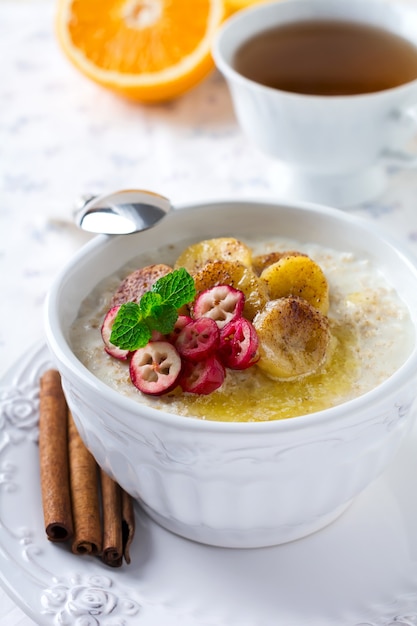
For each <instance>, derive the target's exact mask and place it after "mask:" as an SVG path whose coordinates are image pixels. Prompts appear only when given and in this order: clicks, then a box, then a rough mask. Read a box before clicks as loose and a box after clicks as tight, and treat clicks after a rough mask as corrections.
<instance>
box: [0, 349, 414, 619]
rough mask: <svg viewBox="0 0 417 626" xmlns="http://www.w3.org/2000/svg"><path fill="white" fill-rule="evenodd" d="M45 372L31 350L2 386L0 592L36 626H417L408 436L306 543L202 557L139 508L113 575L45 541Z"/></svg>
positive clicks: (205, 552)
mask: <svg viewBox="0 0 417 626" xmlns="http://www.w3.org/2000/svg"><path fill="white" fill-rule="evenodd" d="M49 366H51V361H50V357H49V353H48V351H47V348H46V347H45V345H44V344H43V343H39V344H37V345H36V346H34V347H32V348H31V349H29V350H28V351H27V353H26V354H25V355H24V357H22V358H21V359H20V360H19V362H18V363H16V364H15V366H13V367H12V368H11V369H10V371H9V372H8V373H7V374H6V376H5V377H4V378H3V380H0V585H1V586H2V587H4V589H5V591H6V592H7V593H8V594H9V595H10V596H11V597H12V598H13V599H14V600H15V601H16V603H17V604H18V605H19V606H20V607H21V608H22V609H23V610H24V611H25V612H26V613H27V614H28V615H29V616H30V617H32V618H33V619H34V620H35V621H36V622H37V623H38V624H44V625H45V626H51V625H54V626H55V625H56V626H58V625H62V626H64V625H65V624H68V625H69V624H71V626H133V625H136V624H138V623H140V624H141V626H160V624H161V623H163V624H164V626H179V625H180V624H181V626H226V624H227V625H228V626H274V625H275V624H276V623H278V622H279V623H285V624H286V625H287V626H305V624H306V623H308V624H309V626H334V624H335V623H337V624H338V626H392V625H393V624H395V625H396V626H415V625H417V454H415V451H416V450H417V429H414V431H413V434H412V436H411V437H410V440H409V441H407V442H406V443H405V444H404V446H403V447H402V449H401V452H400V454H399V456H398V458H397V459H396V461H395V462H394V464H393V465H392V466H391V467H390V469H389V470H388V471H387V472H386V473H385V474H384V475H383V476H382V477H381V478H380V479H379V480H378V481H376V482H375V483H374V485H372V486H371V487H370V488H369V489H368V490H366V492H364V493H363V494H362V495H361V496H360V497H359V498H358V499H357V501H356V502H354V504H353V505H352V506H351V508H350V509H349V510H348V511H347V512H346V513H345V514H344V515H343V516H342V517H341V518H340V519H339V520H337V521H336V522H334V523H333V524H331V525H330V526H329V527H328V528H326V529H324V530H322V531H320V532H318V533H316V534H314V535H312V536H310V537H307V538H305V539H303V540H300V541H297V542H293V543H292V544H287V545H284V546H279V547H276V548H268V549H260V550H246V551H245V550H227V549H221V548H210V547H208V546H202V545H199V544H195V543H193V542H190V541H187V540H185V539H182V538H180V537H176V536H175V535H172V534H171V533H169V532H168V531H166V530H164V529H162V528H160V527H159V526H158V525H157V524H155V523H154V522H152V521H151V520H150V519H149V518H148V517H147V516H146V515H145V514H144V513H143V512H142V511H141V510H140V509H139V508H137V510H136V516H137V526H138V529H137V536H136V538H135V542H134V546H133V550H132V565H130V566H124V567H123V568H121V569H120V570H112V569H110V568H107V567H106V566H104V565H103V564H102V563H101V562H100V561H98V560H97V559H94V558H91V557H86V558H84V557H75V556H73V555H72V554H70V552H69V550H68V549H67V548H65V547H63V546H57V545H52V544H50V543H48V542H47V541H46V538H45V536H44V530H43V520H42V512H41V508H40V490H39V482H38V480H37V471H38V469H37V465H36V464H37V446H36V440H37V418H38V395H37V388H38V380H39V376H40V374H41V372H42V371H43V370H44V369H46V367H49ZM9 505H14V506H9ZM25 511H26V512H27V517H26V516H25ZM255 572H256V575H255ZM357 579H358V580H360V581H361V582H360V585H359V583H358V582H355V581H356V580H357ZM388 590H389V591H388ZM242 598H243V600H242Z"/></svg>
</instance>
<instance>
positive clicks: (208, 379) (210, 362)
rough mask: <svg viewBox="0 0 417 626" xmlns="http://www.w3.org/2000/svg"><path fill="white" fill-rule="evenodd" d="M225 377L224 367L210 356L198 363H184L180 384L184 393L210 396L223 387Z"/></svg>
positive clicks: (215, 358)
mask: <svg viewBox="0 0 417 626" xmlns="http://www.w3.org/2000/svg"><path fill="white" fill-rule="evenodd" d="M225 375H226V370H225V368H224V365H223V364H222V363H221V362H220V361H219V359H218V358H217V357H215V356H210V357H208V359H205V360H204V361H199V362H198V363H192V362H191V361H184V362H183V368H182V372H181V374H180V377H179V381H178V382H179V385H180V387H181V388H182V390H183V391H186V392H188V393H198V394H201V395H208V394H209V393H212V392H213V391H215V390H216V389H218V388H219V387H221V386H222V384H223V381H224V377H225Z"/></svg>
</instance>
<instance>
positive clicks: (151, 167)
mask: <svg viewBox="0 0 417 626" xmlns="http://www.w3.org/2000/svg"><path fill="white" fill-rule="evenodd" d="M392 1H406V0H392ZM411 1H412V0H409V2H411ZM53 12H54V3H53V2H52V1H51V0H32V1H30V0H26V1H22V0H20V1H16V0H15V1H13V0H9V1H5V0H1V1H0V63H1V65H0V79H1V80H0V284H1V292H2V298H1V306H0V375H4V373H5V372H6V371H7V370H8V369H9V367H10V366H11V365H12V364H13V363H14V362H15V361H16V360H18V359H19V357H20V356H21V355H22V354H24V353H25V351H26V350H27V349H28V348H29V347H30V346H32V344H33V343H34V342H36V341H37V340H39V339H42V337H43V320H42V317H43V302H44V297H45V293H46V291H47V290H48V287H49V285H50V283H51V280H52V279H53V277H54V275H55V274H56V272H57V271H58V270H59V269H60V268H62V266H63V265H64V264H65V262H66V261H67V260H68V259H69V258H70V257H71V255H72V254H73V253H74V251H75V250H77V249H78V248H79V247H80V246H81V245H82V244H83V243H85V242H86V241H87V240H88V239H89V238H90V236H89V235H87V234H85V233H81V232H80V231H78V230H77V229H76V228H75V227H74V226H72V223H71V218H72V210H73V206H74V202H75V200H76V198H78V197H79V196H80V195H81V194H83V193H86V192H93V193H104V192H109V191H113V190H116V189H123V188H145V189H146V188H147V189H151V190H155V191H158V192H160V193H162V194H164V195H166V196H168V197H169V198H171V200H172V201H173V203H174V204H180V203H182V202H190V201H199V200H207V199H210V200H211V199H223V198H268V199H270V198H273V197H274V194H275V192H274V191H273V189H272V188H271V186H270V184H269V182H268V176H267V171H268V167H269V165H270V164H269V162H268V160H267V159H266V158H265V157H264V156H263V155H261V154H260V153H258V152H257V150H256V149H255V148H254V147H253V146H251V145H250V144H249V142H248V141H247V140H246V139H245V137H244V136H243V135H242V133H241V132H240V130H239V128H238V126H237V123H236V119H235V116H234V113H233V109H232V105H231V100H230V97H229V93H228V90H227V87H226V85H225V83H224V81H223V79H222V78H221V77H220V75H219V74H217V73H216V72H214V73H213V74H212V75H211V76H210V77H209V78H208V79H207V80H206V81H205V82H204V83H202V84H201V85H200V86H198V87H197V88H195V89H194V90H193V91H192V92H190V93H189V94H187V95H185V96H184V97H182V98H180V99H178V100H176V101H175V102H171V103H168V104H163V105H158V106H141V105H137V104H132V103H129V102H126V101H124V100H122V99H119V98H117V97H116V96H114V95H112V94H111V93H108V92H107V91H104V90H102V89H101V88H99V87H97V86H95V85H94V84H92V83H91V82H89V81H88V80H87V79H85V78H84V77H83V76H81V75H80V74H79V73H78V72H77V71H76V70H75V69H74V68H73V67H72V66H70V65H69V64H68V62H67V61H66V59H65V58H64V57H63V56H62V54H61V52H60V50H59V48H58V46H57V43H56V40H55V36H54V31H53ZM411 147H414V148H416V149H417V133H416V140H415V145H414V146H411ZM348 210H349V211H350V212H352V213H354V214H357V215H360V216H364V217H365V218H366V219H368V220H370V221H372V222H374V223H375V224H378V226H379V227H381V228H383V229H385V230H387V231H389V232H390V234H391V235H394V236H395V237H396V238H397V239H398V240H399V241H400V242H401V246H402V247H403V248H404V249H408V250H411V252H412V254H415V255H416V258H417V172H416V171H413V170H408V171H407V170H405V171H399V170H392V171H390V172H389V185H388V188H387V190H386V191H385V192H384V194H383V195H382V196H381V197H380V198H378V199H377V200H375V201H372V202H369V203H366V204H364V205H362V206H357V207H352V208H350V209H348ZM33 624H34V622H33V621H32V620H31V619H29V618H28V617H27V616H25V615H24V614H23V613H22V611H21V610H20V609H19V608H18V607H17V606H16V605H15V603H14V602H13V600H12V599H10V598H9V597H8V596H7V595H6V594H5V593H4V592H3V591H2V590H0V626H33Z"/></svg>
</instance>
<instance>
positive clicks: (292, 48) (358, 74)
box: [233, 20, 417, 96]
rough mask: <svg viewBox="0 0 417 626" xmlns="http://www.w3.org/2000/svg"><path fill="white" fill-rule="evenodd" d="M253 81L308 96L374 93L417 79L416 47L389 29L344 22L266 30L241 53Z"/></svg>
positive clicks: (240, 62) (238, 62)
mask: <svg viewBox="0 0 417 626" xmlns="http://www.w3.org/2000/svg"><path fill="white" fill-rule="evenodd" d="M233 65H234V68H235V69H236V70H237V71H238V72H239V73H240V74H243V76H246V77H247V78H250V79H251V80H253V81H255V82H257V83H261V84H263V85H267V86H268V87H274V88H276V89H282V90H284V91H292V92H296V93H303V94H314V95H322V96H338V95H354V94H362V93H370V92H375V91H381V90H383V89H389V88H391V87H396V86H398V85H402V84H404V83H407V82H409V81H412V80H414V79H416V78H417V48H416V47H415V46H414V45H413V44H411V43H410V42H408V41H407V40H405V39H403V38H402V37H399V36H397V35H395V34H393V33H390V32H388V31H386V30H382V29H380V28H376V27H374V26H369V25H365V24H357V23H354V22H345V21H326V20H320V21H304V22H296V23H289V24H285V25H281V26H278V27H276V28H272V29H270V30H265V31H263V32H262V33H260V34H258V35H256V36H254V37H253V38H252V39H250V40H248V41H247V42H246V43H245V44H243V45H242V46H241V47H240V48H239V49H238V50H237V52H236V55H235V58H234V61H233Z"/></svg>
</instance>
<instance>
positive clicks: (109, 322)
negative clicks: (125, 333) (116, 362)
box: [101, 304, 130, 361]
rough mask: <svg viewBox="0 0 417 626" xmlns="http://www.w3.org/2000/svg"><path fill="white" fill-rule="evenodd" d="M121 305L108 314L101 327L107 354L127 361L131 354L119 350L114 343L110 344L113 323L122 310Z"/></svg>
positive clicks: (127, 351)
mask: <svg viewBox="0 0 417 626" xmlns="http://www.w3.org/2000/svg"><path fill="white" fill-rule="evenodd" d="M120 306H121V305H120V304H119V305H116V306H113V307H112V308H111V309H110V310H109V311H108V312H107V314H106V316H105V318H104V321H103V324H102V326H101V337H102V339H103V342H104V349H105V351H106V352H107V354H110V356H114V357H115V358H116V359H120V360H122V361H126V359H127V357H128V356H129V354H130V351H129V350H122V349H121V348H118V347H117V346H115V345H114V344H113V343H111V342H110V335H111V331H112V328H113V322H114V320H115V318H116V315H117V313H118V312H119V309H120Z"/></svg>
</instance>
